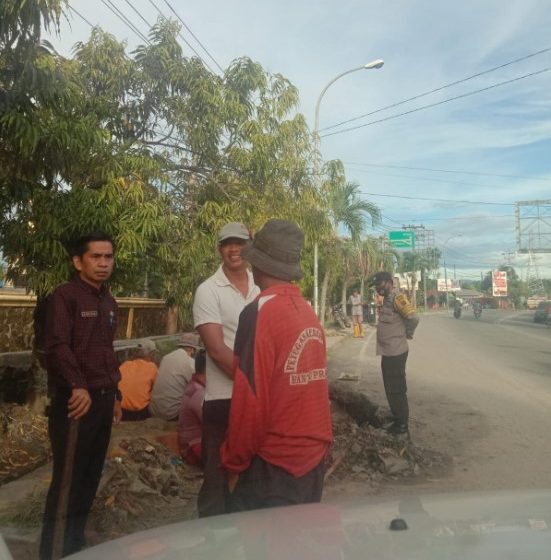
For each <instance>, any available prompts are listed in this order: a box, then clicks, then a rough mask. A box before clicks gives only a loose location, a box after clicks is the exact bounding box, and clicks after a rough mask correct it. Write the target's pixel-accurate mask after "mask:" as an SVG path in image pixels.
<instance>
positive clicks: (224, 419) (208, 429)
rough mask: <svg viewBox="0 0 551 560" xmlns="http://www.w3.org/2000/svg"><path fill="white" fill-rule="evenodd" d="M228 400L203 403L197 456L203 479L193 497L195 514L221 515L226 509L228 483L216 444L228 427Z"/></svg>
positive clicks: (218, 443) (222, 438)
mask: <svg viewBox="0 0 551 560" xmlns="http://www.w3.org/2000/svg"><path fill="white" fill-rule="evenodd" d="M230 403H231V400H230V399H220V400H215V401H205V402H204V403H203V435H202V439H201V458H202V460H203V466H204V468H203V471H204V479H203V484H202V486H201V489H200V490H199V496H198V497H197V511H198V513H199V517H210V516H211V515H221V514H223V513H228V511H229V510H228V504H227V501H228V485H227V478H226V473H225V471H224V470H223V469H222V465H221V462H220V446H221V445H222V442H223V441H224V438H225V437H226V432H227V430H228V422H229V416H230Z"/></svg>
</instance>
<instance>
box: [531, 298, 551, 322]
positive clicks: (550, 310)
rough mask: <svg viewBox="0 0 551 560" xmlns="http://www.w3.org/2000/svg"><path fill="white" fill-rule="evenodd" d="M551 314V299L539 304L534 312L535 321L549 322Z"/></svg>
mask: <svg viewBox="0 0 551 560" xmlns="http://www.w3.org/2000/svg"><path fill="white" fill-rule="evenodd" d="M550 316H551V301H549V300H545V301H541V302H540V303H539V304H538V307H537V309H536V312H535V313H534V323H547V321H548V319H549V317H550Z"/></svg>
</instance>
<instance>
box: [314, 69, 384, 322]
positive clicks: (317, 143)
mask: <svg viewBox="0 0 551 560" xmlns="http://www.w3.org/2000/svg"><path fill="white" fill-rule="evenodd" d="M384 63H385V62H384V60H382V59H380V58H377V59H376V60H372V61H371V62H368V63H367V64H364V65H363V66H358V67H357V68H352V69H351V70H347V71H346V72H343V73H342V74H339V75H338V76H335V77H334V78H333V79H332V80H331V81H330V82H328V83H327V85H326V86H325V87H324V88H323V89H322V90H321V93H320V95H319V97H318V100H317V102H316V114H315V119H314V145H315V148H316V158H315V160H314V178H315V181H316V186H317V187H318V189H320V188H321V174H320V167H321V166H320V163H321V161H320V160H321V158H320V157H319V156H320V137H319V112H320V103H321V100H322V99H323V96H324V95H325V92H326V91H327V90H328V89H329V88H330V87H331V86H332V85H333V84H334V83H335V82H336V81H337V80H339V79H340V78H342V77H343V76H346V75H347V74H352V72H358V71H359V70H373V69H375V70H376V69H379V68H382V66H383V65H384ZM318 277H319V271H318V243H317V242H316V243H314V311H315V312H316V315H317V316H318V317H319V300H318V291H319V289H318V285H319V282H318Z"/></svg>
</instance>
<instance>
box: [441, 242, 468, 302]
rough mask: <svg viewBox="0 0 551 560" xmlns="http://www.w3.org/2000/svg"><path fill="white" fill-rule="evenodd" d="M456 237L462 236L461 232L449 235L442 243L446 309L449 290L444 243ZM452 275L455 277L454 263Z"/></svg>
mask: <svg viewBox="0 0 551 560" xmlns="http://www.w3.org/2000/svg"><path fill="white" fill-rule="evenodd" d="M456 237H463V234H462V233H457V234H456V235H451V236H450V237H448V239H446V241H444V245H442V260H443V261H444V282H445V283H446V311H447V310H449V308H450V306H449V293H450V292H449V291H448V269H447V267H446V245H447V244H448V241H450V239H455V238H456ZM453 271H454V273H453V277H454V279H455V265H454V268H453Z"/></svg>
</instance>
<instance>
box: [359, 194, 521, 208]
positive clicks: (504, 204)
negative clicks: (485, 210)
mask: <svg viewBox="0 0 551 560" xmlns="http://www.w3.org/2000/svg"><path fill="white" fill-rule="evenodd" d="M362 194H367V195H369V196H384V197H388V198H403V199H406V200H426V201H429V202H451V203H453V204H488V205H491V206H515V204H514V203H512V202H484V201H480V200H451V199H449V198H423V197H420V196H403V195H402V196H400V195H397V194H382V193H370V192H365V191H362Z"/></svg>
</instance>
